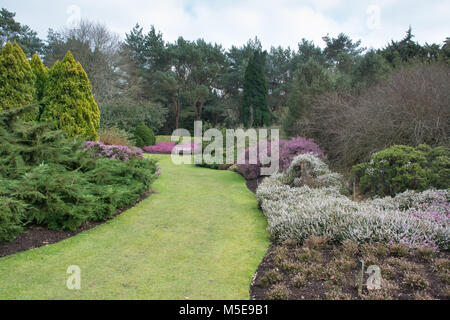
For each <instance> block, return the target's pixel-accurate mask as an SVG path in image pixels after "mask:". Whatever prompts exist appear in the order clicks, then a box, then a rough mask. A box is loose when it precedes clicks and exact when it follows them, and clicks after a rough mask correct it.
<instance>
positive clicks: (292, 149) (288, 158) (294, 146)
mask: <svg viewBox="0 0 450 320" xmlns="http://www.w3.org/2000/svg"><path fill="white" fill-rule="evenodd" d="M281 141H283V142H281ZM306 153H311V154H313V155H315V156H316V157H318V158H323V156H324V152H323V150H322V149H321V148H320V147H319V145H317V144H316V143H315V142H314V140H312V139H306V138H302V137H297V138H292V139H291V140H287V141H286V140H280V169H281V170H282V171H286V170H287V169H289V166H290V165H291V163H292V161H293V160H294V158H295V157H296V156H298V155H300V154H306Z"/></svg>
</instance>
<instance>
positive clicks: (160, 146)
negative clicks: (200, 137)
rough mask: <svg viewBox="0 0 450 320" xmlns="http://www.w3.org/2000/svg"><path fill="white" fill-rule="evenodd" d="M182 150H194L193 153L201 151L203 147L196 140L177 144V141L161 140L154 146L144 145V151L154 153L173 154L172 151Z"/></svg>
mask: <svg viewBox="0 0 450 320" xmlns="http://www.w3.org/2000/svg"><path fill="white" fill-rule="evenodd" d="M174 149H175V151H177V152H180V153H181V150H186V151H191V152H192V151H193V153H198V152H201V151H202V150H201V147H200V145H199V144H197V143H195V142H191V143H185V144H182V145H176V144H175V142H159V143H157V144H156V145H154V146H148V147H144V152H146V153H154V154H171V153H172V151H173V150H174Z"/></svg>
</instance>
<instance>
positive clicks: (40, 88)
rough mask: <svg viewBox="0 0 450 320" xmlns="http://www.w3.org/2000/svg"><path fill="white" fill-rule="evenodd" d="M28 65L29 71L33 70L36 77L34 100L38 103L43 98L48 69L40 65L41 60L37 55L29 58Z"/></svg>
mask: <svg viewBox="0 0 450 320" xmlns="http://www.w3.org/2000/svg"><path fill="white" fill-rule="evenodd" d="M30 65H31V70H33V73H34V75H35V77H36V98H37V100H38V101H41V100H42V98H43V97H44V90H45V86H46V83H47V78H48V69H47V67H46V66H45V65H44V64H43V63H42V60H41V58H40V57H39V56H38V55H37V54H34V55H33V57H32V58H31V62H30Z"/></svg>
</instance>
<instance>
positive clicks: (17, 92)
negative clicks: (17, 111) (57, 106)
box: [0, 42, 36, 120]
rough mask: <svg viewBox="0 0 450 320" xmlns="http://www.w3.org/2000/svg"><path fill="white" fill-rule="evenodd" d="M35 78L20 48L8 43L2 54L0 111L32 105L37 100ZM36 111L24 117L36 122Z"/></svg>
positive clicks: (0, 62) (0, 61) (0, 66)
mask: <svg viewBox="0 0 450 320" xmlns="http://www.w3.org/2000/svg"><path fill="white" fill-rule="evenodd" d="M34 85H35V76H34V74H33V71H32V70H31V66H30V63H29V62H28V60H27V58H26V56H25V53H23V51H22V49H21V48H20V46H19V45H18V44H17V43H16V42H14V44H12V43H10V42H8V43H7V44H6V45H5V46H4V47H3V49H2V50H1V53H0V111H1V110H8V109H12V108H17V107H21V106H24V105H30V104H32V103H33V101H34V99H35V94H36V93H35V86H34ZM34 116H35V114H34V111H32V112H30V113H29V114H26V115H24V119H26V120H35V119H34Z"/></svg>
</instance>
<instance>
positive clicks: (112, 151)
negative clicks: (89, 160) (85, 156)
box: [83, 141, 144, 161]
mask: <svg viewBox="0 0 450 320" xmlns="http://www.w3.org/2000/svg"><path fill="white" fill-rule="evenodd" d="M83 146H84V151H87V150H92V151H93V155H92V156H93V157H95V158H98V157H104V158H107V159H115V160H120V161H127V160H129V159H143V157H144V154H143V152H142V149H140V148H136V147H132V148H130V147H128V146H108V145H105V144H103V143H101V142H94V141H85V142H84V143H83Z"/></svg>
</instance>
